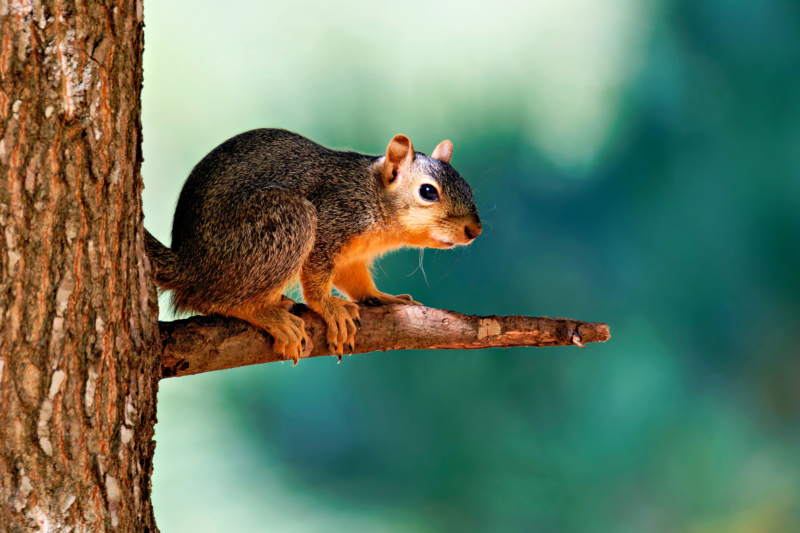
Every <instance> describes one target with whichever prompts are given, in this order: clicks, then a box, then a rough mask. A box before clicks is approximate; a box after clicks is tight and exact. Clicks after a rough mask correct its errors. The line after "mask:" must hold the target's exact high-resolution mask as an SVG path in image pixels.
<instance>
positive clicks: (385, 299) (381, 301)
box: [361, 292, 422, 307]
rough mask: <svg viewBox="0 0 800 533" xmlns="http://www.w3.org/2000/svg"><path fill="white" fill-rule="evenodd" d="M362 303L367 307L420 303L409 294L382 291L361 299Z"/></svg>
mask: <svg viewBox="0 0 800 533" xmlns="http://www.w3.org/2000/svg"><path fill="white" fill-rule="evenodd" d="M361 303H362V304H364V305H366V306H368V307H378V306H381V305H422V304H421V303H419V302H415V301H414V300H413V299H412V298H411V295H410V294H398V295H397V296H392V295H391V294H386V293H384V292H381V293H378V294H376V295H374V296H368V297H366V298H364V299H363V300H362V301H361Z"/></svg>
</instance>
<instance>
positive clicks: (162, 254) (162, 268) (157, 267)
mask: <svg viewBox="0 0 800 533" xmlns="http://www.w3.org/2000/svg"><path fill="white" fill-rule="evenodd" d="M144 249H145V251H146V252H147V257H149V258H150V264H151V265H153V271H154V272H153V276H154V278H155V281H156V283H157V284H158V285H160V286H161V288H163V289H172V288H174V287H175V284H176V283H177V281H178V280H177V275H178V256H177V255H176V254H175V252H173V251H172V250H171V249H169V248H167V247H166V246H164V245H163V244H161V241H159V240H158V239H156V238H155V237H153V235H152V234H151V233H150V232H149V231H147V230H144Z"/></svg>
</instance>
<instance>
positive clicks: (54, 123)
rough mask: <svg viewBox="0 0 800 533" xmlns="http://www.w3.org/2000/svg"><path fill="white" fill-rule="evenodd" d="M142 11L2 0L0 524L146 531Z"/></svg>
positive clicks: (156, 371)
mask: <svg viewBox="0 0 800 533" xmlns="http://www.w3.org/2000/svg"><path fill="white" fill-rule="evenodd" d="M142 29H143V24H142V4H141V1H137V0H118V1H111V0H106V1H103V0H100V1H97V0H90V1H78V0H50V1H48V0H44V1H41V0H27V1H25V0H11V1H9V0H0V31H2V34H1V35H0V82H1V83H0V119H1V121H2V122H1V124H2V131H0V230H2V232H3V238H2V239H0V242H1V243H2V244H0V246H2V250H0V285H1V287H0V531H3V532H6V531H8V532H23V531H72V532H84V531H92V532H95V531H112V530H113V531H130V532H134V531H136V532H148V531H151V532H153V531H156V528H155V524H154V518H153V512H152V508H151V504H150V474H151V471H152V458H153V451H154V442H153V439H152V436H153V425H154V423H155V402H156V390H157V384H158V379H159V378H160V364H159V360H158V351H159V345H160V341H159V337H158V334H157V331H158V330H157V327H158V324H157V307H156V305H157V302H156V299H155V294H154V292H153V290H152V284H151V283H150V281H149V278H150V275H149V264H148V263H147V260H146V259H145V255H144V243H143V234H142V232H141V228H142V210H141V190H142V181H141V178H140V175H139V168H140V164H141V149H140V141H141V139H140V132H141V125H140V116H141V104H140V91H141V85H142V50H143V34H142Z"/></svg>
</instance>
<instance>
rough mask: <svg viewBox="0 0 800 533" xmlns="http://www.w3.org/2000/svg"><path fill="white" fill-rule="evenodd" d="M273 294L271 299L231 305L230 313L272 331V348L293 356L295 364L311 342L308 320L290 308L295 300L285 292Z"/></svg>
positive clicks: (282, 353)
mask: <svg viewBox="0 0 800 533" xmlns="http://www.w3.org/2000/svg"><path fill="white" fill-rule="evenodd" d="M271 296H272V297H271V298H269V299H270V300H272V301H254V302H252V304H251V305H244V306H241V307H238V308H236V309H231V310H229V312H228V314H229V315H230V316H234V317H236V318H240V319H242V320H244V321H246V322H249V323H251V324H253V325H254V326H256V327H258V328H261V329H263V330H264V331H266V332H267V333H269V334H270V335H272V338H273V339H274V343H273V346H272V350H273V352H275V353H276V354H278V355H280V356H281V357H282V358H283V359H292V360H293V361H294V364H295V365H296V364H297V362H298V361H300V356H301V355H302V354H303V351H304V350H305V349H306V346H307V345H308V337H307V335H306V330H305V322H304V321H303V319H302V318H300V317H298V316H295V315H293V314H292V313H290V312H289V310H290V309H291V308H292V307H293V306H294V304H295V302H294V300H292V299H290V298H287V297H285V296H283V295H282V294H278V295H277V297H275V295H271Z"/></svg>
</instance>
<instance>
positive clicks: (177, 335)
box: [161, 305, 610, 377]
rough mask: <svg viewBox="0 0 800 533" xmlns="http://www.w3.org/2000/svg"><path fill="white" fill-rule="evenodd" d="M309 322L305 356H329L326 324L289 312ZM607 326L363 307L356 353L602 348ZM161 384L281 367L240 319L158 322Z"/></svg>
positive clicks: (261, 337) (266, 343) (265, 338)
mask: <svg viewBox="0 0 800 533" xmlns="http://www.w3.org/2000/svg"><path fill="white" fill-rule="evenodd" d="M292 312H293V313H295V314H296V315H298V316H300V317H301V318H302V319H303V320H304V321H305V323H306V333H307V334H308V337H309V338H310V339H311V343H310V344H309V345H308V346H307V347H306V350H305V352H304V353H303V355H302V357H304V358H305V357H318V356H321V355H331V353H330V352H329V351H328V350H327V342H326V340H325V327H326V326H325V322H324V321H323V320H322V318H321V317H320V316H319V315H317V314H316V313H314V312H313V311H311V310H310V309H308V307H306V306H305V305H296V306H295V307H294V309H293V311H292ZM609 337H610V334H609V329H608V326H607V325H605V324H602V323H598V322H580V321H578V320H570V319H568V318H548V317H529V316H474V315H464V314H461V313H456V312H454V311H447V310H445V309H432V308H430V307H424V306H412V305H409V306H388V307H362V308H361V327H360V328H359V330H358V332H357V333H356V347H355V352H354V353H366V352H374V351H378V350H380V351H384V352H385V351H386V350H407V349H413V350H422V349H450V350H475V349H480V348H511V347H517V346H536V347H541V346H569V345H575V346H580V347H581V348H583V347H584V344H586V343H589V342H605V341H606V340H608V339H609ZM161 340H162V342H163V345H164V353H163V356H162V371H163V376H164V377H171V376H187V375H191V374H199V373H201V372H211V371H213V370H224V369H226V368H236V367H240V366H246V365H256V364H261V363H271V362H274V361H280V360H281V358H280V356H279V355H278V354H275V353H273V351H272V338H271V337H270V336H269V335H267V334H266V333H264V332H263V331H261V330H259V329H257V328H255V327H253V326H251V325H249V324H247V323H246V322H243V321H241V320H236V319H230V318H223V317H202V316H197V317H192V318H189V319H187V320H178V321H176V322H165V323H161Z"/></svg>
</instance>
